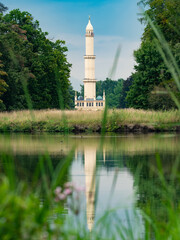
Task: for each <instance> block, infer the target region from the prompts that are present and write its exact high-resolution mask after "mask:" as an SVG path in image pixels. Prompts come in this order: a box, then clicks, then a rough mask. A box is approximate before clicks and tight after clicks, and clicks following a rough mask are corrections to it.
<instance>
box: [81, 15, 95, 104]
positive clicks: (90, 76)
mask: <svg viewBox="0 0 180 240" xmlns="http://www.w3.org/2000/svg"><path fill="white" fill-rule="evenodd" d="M85 36H86V55H85V56H84V60H85V78H84V81H83V82H84V100H85V101H86V100H87V101H95V100H96V80H95V58H96V56H95V55H94V33H93V26H92V24H91V21H90V17H89V22H88V24H87V27H86V35H85Z"/></svg>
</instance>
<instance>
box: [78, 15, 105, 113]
mask: <svg viewBox="0 0 180 240" xmlns="http://www.w3.org/2000/svg"><path fill="white" fill-rule="evenodd" d="M85 36H86V54H85V56H84V61H85V78H84V80H83V82H84V98H83V96H78V97H77V94H76V95H75V99H74V100H75V101H74V102H75V109H79V110H93V109H94V110H103V109H104V107H105V92H104V93H103V97H102V96H97V98H96V79H95V58H96V56H95V55H94V32H93V26H92V24H91V21H90V17H89V22H88V24H87V26H86V35H85Z"/></svg>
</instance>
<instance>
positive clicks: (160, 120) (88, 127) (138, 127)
mask: <svg viewBox="0 0 180 240" xmlns="http://www.w3.org/2000/svg"><path fill="white" fill-rule="evenodd" d="M102 118H103V112H101V111H60V110H40V111H33V112H30V111H14V112H2V113H0V131H1V132H39V131H40V132H100V131H101V125H102ZM106 131H107V132H153V131H180V112H179V111H178V110H172V111H162V112H161V111H144V110H134V109H121V110H108V113H107V121H106Z"/></svg>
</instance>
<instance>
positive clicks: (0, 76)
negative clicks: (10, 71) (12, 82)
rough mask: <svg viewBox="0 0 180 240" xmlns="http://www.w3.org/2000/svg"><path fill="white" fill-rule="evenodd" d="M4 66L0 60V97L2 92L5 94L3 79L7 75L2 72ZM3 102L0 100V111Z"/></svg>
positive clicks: (0, 54)
mask: <svg viewBox="0 0 180 240" xmlns="http://www.w3.org/2000/svg"><path fill="white" fill-rule="evenodd" d="M1 56H2V53H0V57H1ZM3 67H4V65H3V64H2V61H1V60H0V97H1V96H2V95H3V93H4V92H6V89H7V87H8V85H7V84H6V82H5V80H4V79H3V78H5V77H7V73H6V72H5V71H3ZM2 103H3V101H2V100H1V99H0V110H2V108H4V105H3V104H2Z"/></svg>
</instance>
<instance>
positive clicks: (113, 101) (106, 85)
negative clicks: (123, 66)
mask: <svg viewBox="0 0 180 240" xmlns="http://www.w3.org/2000/svg"><path fill="white" fill-rule="evenodd" d="M131 84H132V77H129V78H128V79H127V80H124V79H122V78H121V79H118V80H117V81H115V80H112V79H110V78H106V80H104V81H102V80H100V81H97V82H96V96H103V91H105V93H106V100H107V104H108V107H109V108H127V103H126V95H127V92H128V91H129V88H130V86H131ZM78 95H81V96H84V86H83V85H81V91H80V93H78Z"/></svg>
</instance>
